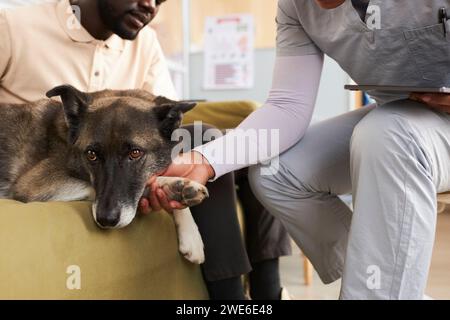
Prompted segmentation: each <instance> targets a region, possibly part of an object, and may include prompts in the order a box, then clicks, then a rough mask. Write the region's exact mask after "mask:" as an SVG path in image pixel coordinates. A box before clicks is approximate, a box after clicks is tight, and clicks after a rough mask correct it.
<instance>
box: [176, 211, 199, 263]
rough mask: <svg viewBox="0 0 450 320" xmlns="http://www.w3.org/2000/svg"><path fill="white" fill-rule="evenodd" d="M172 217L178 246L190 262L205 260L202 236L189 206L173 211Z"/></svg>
mask: <svg viewBox="0 0 450 320" xmlns="http://www.w3.org/2000/svg"><path fill="white" fill-rule="evenodd" d="M173 219H174V220H175V225H176V227H177V232H178V248H179V250H180V252H181V254H182V255H183V256H184V257H185V258H186V259H187V260H189V261H190V262H192V263H196V264H201V263H203V262H204V261H205V253H204V251H203V248H204V245H203V241H202V236H201V235H200V232H199V231H198V227H197V224H196V223H195V221H194V218H193V217H192V214H191V210H189V208H186V209H182V210H174V211H173Z"/></svg>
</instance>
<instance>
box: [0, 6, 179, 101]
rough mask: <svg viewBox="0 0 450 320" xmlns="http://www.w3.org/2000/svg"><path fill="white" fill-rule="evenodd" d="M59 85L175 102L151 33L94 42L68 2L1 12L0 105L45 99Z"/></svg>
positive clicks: (173, 92)
mask: <svg viewBox="0 0 450 320" xmlns="http://www.w3.org/2000/svg"><path fill="white" fill-rule="evenodd" d="M61 84H71V85H73V86H74V87H76V88H77V89H79V90H82V91H87V92H92V91H98V90H103V89H116V90H120V89H137V88H139V89H145V90H147V91H149V92H151V93H153V94H155V95H164V96H166V97H169V98H173V99H174V98H176V93H175V90H174V87H173V84H172V81H171V79H170V74H169V71H168V68H167V64H166V61H165V59H164V56H163V53H162V50H161V47H160V45H159V42H158V40H157V38H156V35H155V32H154V31H153V30H152V29H151V28H150V27H146V28H144V29H143V30H142V31H141V32H140V33H139V35H138V37H137V38H136V39H135V40H134V41H128V40H123V39H121V38H120V37H118V36H116V35H113V36H111V37H110V38H109V39H107V40H106V41H101V40H96V39H95V38H93V37H92V36H91V35H90V34H89V33H88V32H87V31H86V29H84V28H83V27H82V26H81V25H80V23H79V22H78V20H77V18H76V16H75V15H74V13H73V12H72V8H71V7H70V3H69V0H61V1H60V2H58V3H45V4H41V5H35V6H26V7H20V8H15V9H5V10H3V11H1V12H0V103H21V102H29V101H35V100H38V99H41V98H44V97H45V93H46V92H47V91H48V90H50V89H52V88H54V87H55V86H58V85H61Z"/></svg>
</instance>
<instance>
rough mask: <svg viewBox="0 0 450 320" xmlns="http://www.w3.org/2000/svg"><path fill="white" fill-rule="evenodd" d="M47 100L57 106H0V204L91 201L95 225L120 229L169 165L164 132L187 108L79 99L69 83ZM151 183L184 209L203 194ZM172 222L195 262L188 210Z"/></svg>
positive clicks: (174, 182) (152, 100)
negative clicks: (150, 179) (1, 201)
mask: <svg viewBox="0 0 450 320" xmlns="http://www.w3.org/2000/svg"><path fill="white" fill-rule="evenodd" d="M47 96H48V97H49V98H51V97H57V96H59V97H60V98H61V101H62V103H61V102H60V101H57V100H53V99H44V100H41V101H37V102H35V103H30V104H22V105H12V104H0V198H9V199H15V200H19V201H23V202H29V201H71V200H84V199H91V200H93V205H92V213H93V216H94V219H95V222H96V223H97V224H98V225H99V226H100V227H103V228H120V227H125V226H126V225H128V224H129V223H130V222H131V221H132V220H133V218H134V216H135V214H136V210H137V207H138V202H139V200H140V198H141V196H142V194H143V193H144V189H145V186H146V181H147V179H148V177H149V176H151V175H153V174H155V173H158V172H160V171H162V170H163V169H164V168H166V167H167V166H168V165H169V164H170V162H171V150H172V148H173V147H174V146H175V144H176V142H174V141H171V135H172V132H173V131H174V130H175V129H176V128H178V127H179V126H180V123H181V119H182V115H183V113H184V112H186V111H188V110H190V109H192V108H193V107H194V106H195V104H192V103H183V102H175V101H171V100H169V99H166V98H164V97H155V96H153V95H151V94H149V93H147V92H145V91H141V90H129V91H109V90H107V91H101V92H96V93H84V92H80V91H78V90H77V89H75V88H73V87H71V86H69V85H64V86H59V87H56V88H54V89H53V90H50V91H49V92H48V93H47ZM133 150H135V151H136V150H137V151H139V152H138V157H135V158H134V157H132V152H133ZM158 183H159V184H160V185H162V186H164V188H165V189H166V190H169V191H170V192H169V193H171V195H172V196H173V198H174V199H176V200H178V201H181V202H182V203H186V204H188V205H193V204H196V203H199V202H201V201H202V200H203V199H204V198H205V197H207V196H208V193H207V190H206V188H205V187H204V186H202V185H200V184H197V183H194V182H192V181H189V180H187V179H181V178H168V177H160V178H158ZM173 216H174V219H175V223H176V225H177V230H178V237H179V249H180V251H181V252H182V253H183V255H184V256H185V257H186V258H187V259H188V260H190V261H192V262H195V263H202V262H203V260H204V255H203V243H202V240H201V237H200V234H199V232H198V229H197V226H196V224H195V222H194V220H193V218H192V216H191V214H190V211H189V209H184V210H177V211H175V213H174V215H173Z"/></svg>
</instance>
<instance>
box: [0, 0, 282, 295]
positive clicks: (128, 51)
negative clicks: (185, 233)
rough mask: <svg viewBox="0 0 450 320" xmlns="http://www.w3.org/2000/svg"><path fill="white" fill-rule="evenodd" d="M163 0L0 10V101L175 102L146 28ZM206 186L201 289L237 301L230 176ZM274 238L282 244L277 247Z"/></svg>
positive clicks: (241, 262) (82, 0) (83, 0)
mask: <svg viewBox="0 0 450 320" xmlns="http://www.w3.org/2000/svg"><path fill="white" fill-rule="evenodd" d="M164 1H165V0H156V1H155V0H72V1H70V3H69V1H68V0H62V1H60V2H59V3H57V4H55V3H46V4H42V5H38V6H33V7H23V8H18V9H15V10H12V11H6V12H2V13H0V39H1V40H0V101H1V102H2V103H23V102H30V101H35V100H38V99H41V98H44V97H45V96H44V94H45V92H47V91H48V90H49V89H51V88H53V87H55V86H57V85H61V84H65V83H68V84H71V85H73V86H74V87H76V88H78V89H79V90H82V91H87V92H92V91H98V90H103V89H115V90H120V89H132V88H138V89H144V90H147V91H149V92H151V93H152V94H154V95H163V96H166V97H169V98H172V99H175V98H176V93H175V90H174V88H173V85H172V82H171V79H170V76H169V72H168V68H167V65H166V62H165V59H164V56H163V54H162V51H161V48H160V45H159V43H158V40H157V39H156V35H155V33H154V32H153V31H152V29H150V28H147V27H146V25H147V24H148V23H149V22H150V21H151V20H153V18H154V17H155V16H156V15H157V13H158V10H159V9H160V5H161V4H162V3H163V2H164ZM208 188H209V190H210V194H211V198H210V199H208V200H207V201H205V202H204V203H203V204H201V205H199V206H197V207H195V208H193V210H192V211H193V215H194V218H195V220H196V222H197V224H198V226H199V229H200V232H201V233H202V237H203V240H204V243H205V254H206V262H205V264H204V265H202V272H203V275H204V278H205V282H206V286H207V289H208V291H209V294H210V297H211V298H212V299H243V298H244V291H243V287H242V284H241V280H240V276H241V275H242V274H245V273H247V272H249V271H250V263H249V261H248V257H247V254H246V252H245V248H244V246H243V241H242V239H241V235H240V229H239V224H238V221H237V214H236V207H235V191H234V190H235V186H234V179H233V176H232V175H226V176H224V177H223V178H222V179H221V180H220V181H217V182H215V183H211V184H210V185H208ZM248 197H250V196H247V198H248ZM258 205H259V204H258ZM259 207H260V205H259ZM256 210H257V211H258V210H259V211H261V213H258V214H257V216H258V217H259V218H258V219H259V220H257V221H262V222H264V224H265V225H266V226H267V225H268V226H269V228H275V230H278V228H279V227H280V226H279V225H278V224H277V223H276V222H272V220H273V218H271V217H270V216H269V215H267V214H264V212H263V211H262V210H263V209H262V208H257V209H256ZM257 236H258V235H257ZM261 236H263V235H261ZM261 236H260V237H261ZM275 237H277V239H279V242H276V245H275V246H274V245H273V244H271V248H272V249H271V250H268V251H269V256H267V253H266V254H265V255H262V258H264V259H266V260H269V261H268V262H265V261H263V262H261V263H260V264H257V265H256V267H255V268H254V269H255V270H254V271H253V274H255V273H256V276H254V277H253V278H254V279H255V281H254V283H255V285H256V288H258V283H259V284H260V287H261V283H262V284H264V283H267V281H269V282H270V281H271V285H270V286H265V285H264V286H262V289H260V290H257V291H260V293H261V297H263V298H279V297H277V295H279V294H280V283H279V278H278V260H277V259H276V261H275V260H274V258H278V256H279V254H283V253H288V251H289V248H288V247H287V245H286V243H287V241H288V238H287V237H286V235H285V234H284V233H282V234H281V236H280V235H275ZM266 238H267V237H266ZM278 243H281V244H282V245H284V247H283V249H281V252H279V251H278V248H277V244H278ZM262 249H264V248H262ZM262 249H261V250H262ZM274 250H275V251H274ZM273 252H275V253H276V254H275V256H274V255H273ZM258 258H259V259H261V256H259V257H258ZM258 262H260V261H258ZM274 262H276V264H275V263H274ZM267 266H269V267H267ZM272 275H273V276H272ZM267 279H268V280H267ZM273 279H275V280H277V281H275V282H273V281H272V280H273ZM271 288H272V290H269V289H271Z"/></svg>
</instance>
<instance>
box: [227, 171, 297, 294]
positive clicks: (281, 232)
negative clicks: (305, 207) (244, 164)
mask: <svg viewBox="0 0 450 320" xmlns="http://www.w3.org/2000/svg"><path fill="white" fill-rule="evenodd" d="M235 175H236V184H237V185H238V191H237V193H238V197H239V200H240V202H241V205H242V209H243V211H244V214H245V221H246V222H245V227H246V245H247V252H248V255H249V258H250V262H251V264H252V269H253V270H252V272H250V275H249V281H250V296H251V298H252V299H253V300H278V299H280V297H281V283H280V272H279V257H281V256H286V255H290V254H291V252H292V250H291V243H290V238H289V236H288V233H287V231H286V230H285V228H284V227H283V225H282V224H281V221H280V220H278V219H277V218H275V217H274V216H272V215H271V214H270V213H269V212H268V211H267V210H266V209H265V208H264V207H263V206H262V205H261V203H260V202H259V201H258V200H257V199H256V197H255V196H254V194H253V192H252V190H251V188H250V184H249V181H248V170H247V169H242V170H239V171H237V172H236V173H235Z"/></svg>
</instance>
